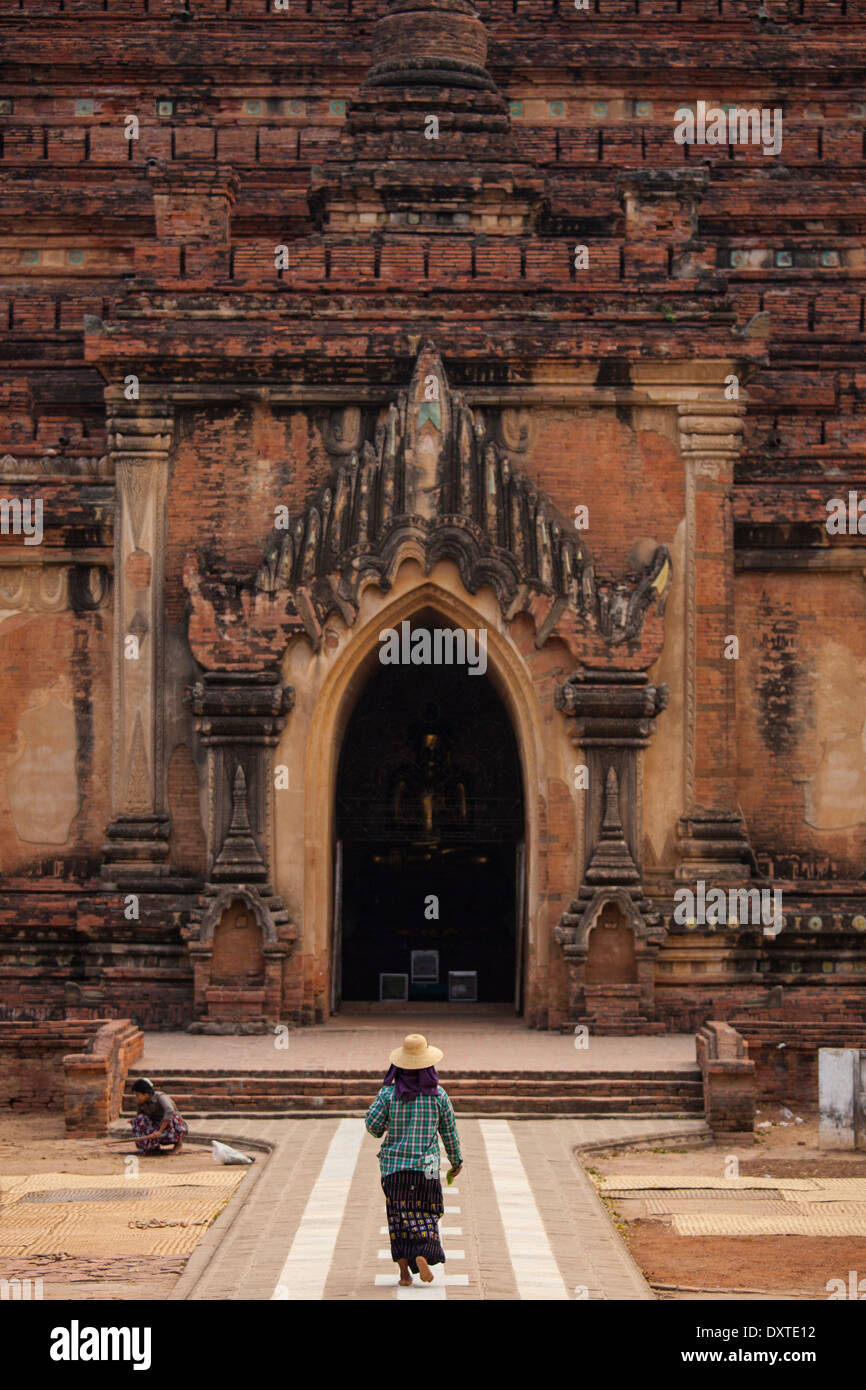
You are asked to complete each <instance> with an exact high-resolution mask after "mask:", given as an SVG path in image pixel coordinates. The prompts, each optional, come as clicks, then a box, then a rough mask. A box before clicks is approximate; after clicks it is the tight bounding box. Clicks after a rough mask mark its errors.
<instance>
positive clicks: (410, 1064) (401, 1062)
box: [388, 1033, 445, 1071]
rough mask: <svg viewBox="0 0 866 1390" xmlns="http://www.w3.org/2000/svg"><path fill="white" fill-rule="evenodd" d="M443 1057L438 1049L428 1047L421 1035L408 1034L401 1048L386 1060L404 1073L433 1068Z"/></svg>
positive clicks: (442, 1053)
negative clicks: (400, 1068)
mask: <svg viewBox="0 0 866 1390" xmlns="http://www.w3.org/2000/svg"><path fill="white" fill-rule="evenodd" d="M444 1056H445V1053H444V1052H440V1050H439V1048H438V1047H428V1046H427V1039H426V1038H425V1037H423V1036H422V1034H421V1033H408V1034H407V1035H406V1037H405V1038H404V1039H403V1046H402V1047H398V1048H397V1049H396V1051H394V1052H392V1053H391V1056H390V1058H389V1059H388V1060H389V1061H390V1062H392V1063H393V1065H394V1066H395V1067H402V1068H403V1070H404V1071H421V1069H422V1068H423V1067H435V1065H436V1063H437V1062H441V1061H442V1058H443V1057H444Z"/></svg>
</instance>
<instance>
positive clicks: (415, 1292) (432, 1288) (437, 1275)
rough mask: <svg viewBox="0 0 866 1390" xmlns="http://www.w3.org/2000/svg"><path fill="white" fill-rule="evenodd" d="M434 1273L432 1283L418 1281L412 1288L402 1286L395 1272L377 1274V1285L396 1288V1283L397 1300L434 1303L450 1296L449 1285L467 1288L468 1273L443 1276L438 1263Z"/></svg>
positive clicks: (401, 1301)
mask: <svg viewBox="0 0 866 1390" xmlns="http://www.w3.org/2000/svg"><path fill="white" fill-rule="evenodd" d="M432 1274H433V1283H432V1284H422V1283H420V1282H418V1281H416V1282H415V1283H414V1284H413V1285H412V1287H411V1288H408V1287H406V1286H404V1287H403V1288H401V1287H400V1285H399V1284H398V1283H397V1278H396V1276H395V1275H393V1274H377V1275H376V1285H377V1287H378V1288H387V1287H388V1285H390V1286H391V1288H394V1287H395V1285H396V1288H397V1300H398V1302H400V1303H404V1302H405V1303H412V1302H416V1303H423V1302H429V1301H431V1300H432V1301H433V1302H434V1303H443V1302H444V1301H445V1299H446V1298H447V1297H448V1294H447V1289H448V1286H449V1285H454V1284H459V1285H460V1286H461V1287H463V1288H466V1286H467V1285H468V1283H469V1275H468V1274H446V1275H444V1276H443V1275H442V1273H441V1270H440V1268H439V1266H438V1265H436V1266H434V1268H433V1270H432Z"/></svg>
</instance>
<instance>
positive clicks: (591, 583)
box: [184, 343, 672, 670]
mask: <svg viewBox="0 0 866 1390" xmlns="http://www.w3.org/2000/svg"><path fill="white" fill-rule="evenodd" d="M346 414H347V416H350V418H349V419H348V421H347V422H346V424H345V425H344V426H343V427H342V428H340V427H338V429H337V433H338V434H341V435H342V438H343V445H342V452H341V453H340V454H338V455H337V462H336V465H335V469H334V472H333V474H332V476H331V478H330V479H329V481H328V483H327V484H326V485H325V486H323V487H322V488H321V489H320V490H319V492H318V493H317V494H316V495H315V496H314V497H313V499H312V500H311V501H310V502H309V503H308V505H307V506H306V507H305V508H304V510H303V511H302V512H300V513H298V514H296V515H290V513H289V510H288V508H283V509H281V510H282V512H283V515H282V516H281V517H280V518H279V520H280V521H281V522H282V523H283V524H282V525H280V526H279V527H277V528H275V529H274V531H273V532H272V533H271V536H270V537H269V539H268V541H267V543H266V546H265V553H264V558H263V562H262V564H261V566H260V568H259V570H258V572H257V574H256V575H255V577H254V578H253V579H251V580H250V581H248V582H247V583H241V584H237V583H233V584H232V583H227V582H226V581H225V579H224V577H221V576H220V577H218V576H216V575H214V574H212V573H208V571H207V570H206V568H205V566H204V564H203V563H202V562H201V560H200V559H199V558H198V557H196V556H188V557H187V562H186V565H185V570H184V579H185V583H186V585H187V589H188V591H189V594H190V598H191V601H192V612H191V617H190V630H189V631H190V644H191V646H192V649H193V653H194V655H195V656H196V658H197V660H198V661H200V662H201V664H202V665H203V666H205V667H206V668H207V669H223V670H229V669H236V670H237V669H253V668H256V667H261V666H262V665H264V664H268V663H275V662H276V661H278V660H279V658H280V656H281V655H282V652H283V650H284V649H285V646H286V644H287V643H288V641H289V640H290V639H291V638H292V637H293V636H296V635H298V634H301V633H303V634H304V635H305V636H306V637H307V638H308V640H309V641H310V642H311V644H312V645H313V647H314V648H315V649H317V648H318V646H319V643H320V641H321V635H322V630H323V626H324V623H325V621H326V619H327V618H328V616H329V614H331V613H332V612H339V613H340V614H341V616H342V617H343V618H344V620H345V621H346V622H347V623H349V624H350V625H352V624H354V621H355V618H356V616H357V613H358V608H359V604H360V596H361V593H362V590H363V589H364V587H365V586H366V585H367V584H376V585H377V586H378V587H379V588H380V589H381V590H383V591H387V590H388V589H389V588H390V587H391V584H392V582H393V579H394V576H395V574H396V572H397V569H398V568H399V566H400V564H401V563H402V561H403V560H404V559H405V558H406V557H407V556H409V555H412V556H414V557H415V558H417V559H419V560H420V561H421V563H422V564H423V566H424V569H425V572H426V573H427V574H429V573H430V571H431V570H432V569H433V567H434V565H436V564H437V562H438V561H440V560H442V559H446V558H448V559H451V560H453V561H454V562H455V563H456V565H457V567H458V569H459V572H460V576H461V579H462V582H463V584H464V586H465V588H466V590H467V592H468V593H470V594H475V593H477V592H478V590H479V589H480V588H481V587H482V586H489V587H490V588H491V589H492V590H493V592H494V593H495V595H496V598H497V600H498V603H499V606H500V609H501V611H502V613H503V616H504V617H505V618H507V619H512V618H514V617H515V616H516V615H517V614H518V613H527V614H529V616H530V617H531V618H532V620H533V622H534V624H535V628H536V643H537V645H538V646H542V645H543V644H544V643H545V642H546V641H548V639H549V638H550V637H551V636H553V635H554V634H556V635H557V636H558V637H560V638H561V639H562V640H564V641H565V642H566V644H567V645H568V647H569V649H570V650H571V652H572V654H573V656H574V658H575V663H576V664H580V663H587V664H589V665H599V664H600V665H605V664H611V663H615V664H617V665H633V666H636V667H638V668H639V669H644V670H645V669H646V668H647V667H648V666H649V665H650V664H651V662H652V661H653V660H654V659H655V657H656V656H657V655H658V651H659V650H660V647H661V617H662V614H663V611H664V602H665V596H666V593H667V590H668V587H669V585H670V581H671V574H672V566H671V557H670V553H669V551H668V549H667V547H666V546H664V545H657V544H655V543H646V542H643V543H642V544H641V545H640V546H637V547H636V548H635V551H634V552H633V557H632V560H631V561H630V563H629V566H628V569H627V572H626V574H625V575H624V576H623V577H622V578H621V579H619V580H607V581H604V580H601V579H599V578H598V577H597V576H596V572H595V568H594V565H593V561H592V557H591V555H590V553H589V551H588V549H587V547H586V545H585V544H584V542H583V540H582V539H581V536H580V533H579V532H576V531H575V529H574V527H573V525H572V523H571V522H570V521H569V520H568V519H566V518H565V517H564V516H563V515H562V513H561V512H560V511H559V510H558V508H557V507H556V506H555V504H554V503H553V501H552V500H551V499H550V498H549V497H548V496H547V495H546V494H545V493H544V492H542V491H541V490H540V489H537V488H536V487H535V486H534V485H533V483H532V482H531V480H530V479H529V478H528V477H527V476H526V474H525V472H524V471H523V469H522V468H521V467H519V466H518V464H517V463H516V462H515V459H514V454H515V449H514V448H513V447H512V445H511V444H509V442H508V439H507V437H506V435H507V434H508V433H509V432H508V430H507V429H506V428H505V427H504V426H503V422H502V420H500V419H496V418H491V420H490V421H488V420H487V419H485V418H484V416H483V415H482V414H481V413H480V412H478V411H473V410H472V409H471V407H470V406H469V405H468V404H467V402H466V400H465V399H464V397H463V395H462V393H460V392H458V391H452V390H451V389H450V387H449V384H448V380H447V377H446V374H445V370H444V368H443V366H442V362H441V360H440V357H439V355H438V353H437V352H436V349H435V348H434V346H433V345H432V344H430V343H428V344H427V345H426V346H425V347H423V348H422V350H421V352H420V353H419V356H418V359H417V362H416V365H415V370H414V373H413V376H412V381H411V383H410V385H409V387H408V389H407V390H405V391H401V392H399V393H398V395H397V398H396V400H395V401H393V402H392V403H391V404H390V405H388V406H387V407H386V408H385V409H384V410H382V411H381V412H380V413H379V416H378V418H377V419H376V420H375V421H373V422H371V423H370V424H369V425H368V426H367V428H366V429H365V426H364V420H363V417H362V415H361V413H360V412H348V411H347V412H346ZM352 432H354V438H353V439H352V440H351V443H350V446H349V448H348V449H346V447H345V435H346V434H347V433H348V434H349V435H350V437H351V435H352ZM514 442H516V443H517V446H518V449H519V448H520V447H521V444H522V443H523V441H521V440H520V439H518V440H516V441H514ZM279 511H280V509H279V508H278V512H279ZM651 609H654V617H655V619H656V620H657V621H656V622H655V624H654V625H653V628H652V631H650V632H646V631H645V618H646V616H647V614H648V612H649V611H650V610H651Z"/></svg>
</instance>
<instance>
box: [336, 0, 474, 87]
mask: <svg viewBox="0 0 866 1390" xmlns="http://www.w3.org/2000/svg"><path fill="white" fill-rule="evenodd" d="M372 60H373V61H372V65H371V68H370V72H369V74H368V76H367V81H366V82H365V84H364V85H365V86H367V87H371V86H372V87H383V86H423V87H432V86H446V87H474V88H476V89H482V90H487V91H494V90H495V86H494V83H493V80H492V78H491V77H490V74H489V73H488V72H487V69H486V66H485V64H486V62H487V32H486V30H485V28H484V25H483V23H482V21H481V19H480V17H479V15H478V13H477V12H476V10H475V9H474V7H473V6H472V5H471V4H470V3H469V0H389V4H388V10H387V13H386V14H385V15H383V17H382V18H381V19H380V20H379V21H378V23H377V24H376V26H375V28H374V30H373V39H372Z"/></svg>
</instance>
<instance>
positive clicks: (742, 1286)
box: [584, 1106, 866, 1300]
mask: <svg viewBox="0 0 866 1390" xmlns="http://www.w3.org/2000/svg"><path fill="white" fill-rule="evenodd" d="M802 1118H803V1119H804V1121H805V1123H804V1124H793V1123H792V1124H790V1125H789V1127H787V1128H784V1127H781V1126H780V1124H779V1119H780V1110H779V1107H778V1106H765V1107H764V1108H763V1113H762V1114H760V1115H759V1116H758V1121H759V1122H762V1121H766V1120H770V1121H771V1122H772V1124H773V1127H772V1128H771V1129H769V1130H762V1131H756V1134H755V1139H754V1140H749V1139H746V1140H745V1141H742V1140H737V1141H735V1142H733V1143H731V1142H728V1143H722V1144H702V1145H695V1146H694V1147H688V1148H686V1147H684V1146H680V1145H678V1146H677V1147H676V1148H674V1147H672V1148H670V1149H664V1148H653V1149H638V1148H631V1149H624V1150H618V1151H616V1152H610V1153H607V1154H597V1153H594V1154H591V1155H587V1156H586V1157H585V1159H584V1161H585V1163H586V1165H587V1167H588V1168H589V1169H590V1171H591V1172H594V1173H598V1174H604V1175H608V1174H619V1175H623V1174H629V1173H631V1174H650V1173H652V1174H656V1175H658V1176H659V1177H662V1176H665V1177H667V1176H670V1177H676V1176H682V1175H686V1174H688V1175H697V1174H700V1175H702V1176H703V1175H706V1176H708V1177H710V1176H711V1177H713V1178H721V1177H724V1176H726V1175H727V1176H730V1174H731V1171H732V1168H731V1164H730V1158H731V1157H732V1156H733V1157H735V1158H736V1159H737V1160H738V1165H739V1176H740V1177H773V1178H778V1177H786V1178H815V1177H821V1178H844V1177H847V1178H866V1154H864V1153H839V1152H837V1153H827V1152H825V1151H824V1150H823V1149H819V1148H818V1122H817V1118H816V1117H815V1116H809V1115H805V1116H803V1117H802ZM686 1200H687V1199H686ZM694 1200H695V1206H696V1207H697V1204H698V1201H699V1199H694ZM720 1200H723V1201H724V1203H725V1210H726V1211H728V1210H729V1211H731V1212H732V1213H733V1212H735V1211H740V1212H745V1213H749V1212H753V1211H755V1210H756V1207H755V1205H754V1199H746V1198H743V1197H740V1198H738V1196H737V1194H736V1192H735V1191H731V1192H730V1194H722V1195H721V1197H720ZM605 1201H606V1203H607V1205H608V1208H609V1210H610V1211H611V1213H612V1215H613V1216H614V1219H615V1220H616V1222H617V1226H618V1228H619V1230H620V1231H621V1233H622V1235H623V1236H624V1238H625V1240H626V1243H627V1245H628V1247H629V1250H630V1251H631V1253H632V1255H633V1256H634V1258H635V1260H636V1261H637V1263H638V1264H639V1265H640V1267H641V1269H642V1270H643V1272H644V1274H645V1275H646V1278H647V1279H648V1281H649V1283H650V1284H651V1285H652V1286H653V1288H654V1290H655V1292H656V1293H657V1295H658V1297H659V1298H667V1299H709V1300H713V1299H723V1300H730V1299H745V1300H749V1299H761V1298H783V1299H826V1298H827V1297H828V1291H827V1282H828V1280H830V1279H843V1280H844V1281H845V1283H846V1285H847V1283H848V1272H849V1270H858V1271H859V1275H860V1277H864V1276H866V1241H864V1239H863V1237H862V1236H856V1237H853V1236H852V1237H847V1236H845V1237H826V1238H825V1237H819V1236H778V1235H773V1236H681V1235H678V1234H677V1233H676V1232H675V1231H674V1230H672V1228H671V1226H670V1222H669V1220H668V1219H666V1218H665V1217H664V1216H652V1217H649V1218H646V1217H645V1218H641V1217H640V1216H638V1215H637V1212H638V1210H639V1208H640V1205H641V1204H640V1202H639V1201H637V1200H634V1199H629V1198H605ZM702 1205H703V1207H704V1209H706V1203H705V1202H704V1203H703V1204H702ZM678 1209H680V1210H684V1209H686V1208H685V1207H684V1206H680V1207H679V1208H678Z"/></svg>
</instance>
